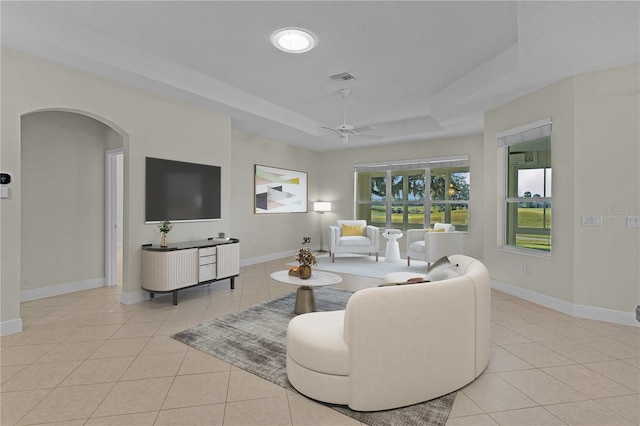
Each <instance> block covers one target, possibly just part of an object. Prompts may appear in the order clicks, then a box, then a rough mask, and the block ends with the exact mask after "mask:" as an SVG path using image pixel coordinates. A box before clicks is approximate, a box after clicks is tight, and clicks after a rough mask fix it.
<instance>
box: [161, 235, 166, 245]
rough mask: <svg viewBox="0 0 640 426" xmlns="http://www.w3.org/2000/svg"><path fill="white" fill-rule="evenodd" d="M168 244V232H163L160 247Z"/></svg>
mask: <svg viewBox="0 0 640 426" xmlns="http://www.w3.org/2000/svg"><path fill="white" fill-rule="evenodd" d="M166 246H167V234H164V233H163V234H162V238H160V247H166Z"/></svg>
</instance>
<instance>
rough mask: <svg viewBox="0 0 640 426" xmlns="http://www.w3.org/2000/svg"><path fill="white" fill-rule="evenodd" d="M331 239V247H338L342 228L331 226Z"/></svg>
mask: <svg viewBox="0 0 640 426" xmlns="http://www.w3.org/2000/svg"><path fill="white" fill-rule="evenodd" d="M329 239H330V245H329V247H335V246H337V245H338V241H339V240H340V228H339V227H337V226H329Z"/></svg>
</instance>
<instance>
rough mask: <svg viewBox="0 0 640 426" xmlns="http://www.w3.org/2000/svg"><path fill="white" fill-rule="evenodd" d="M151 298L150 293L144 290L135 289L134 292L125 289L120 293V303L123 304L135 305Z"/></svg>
mask: <svg viewBox="0 0 640 426" xmlns="http://www.w3.org/2000/svg"><path fill="white" fill-rule="evenodd" d="M149 298H150V297H149V293H148V292H146V291H142V290H139V291H134V292H133V293H125V292H124V291H123V292H121V293H120V303H122V304H123V305H133V304H134V303H138V302H144V301H145V300H149Z"/></svg>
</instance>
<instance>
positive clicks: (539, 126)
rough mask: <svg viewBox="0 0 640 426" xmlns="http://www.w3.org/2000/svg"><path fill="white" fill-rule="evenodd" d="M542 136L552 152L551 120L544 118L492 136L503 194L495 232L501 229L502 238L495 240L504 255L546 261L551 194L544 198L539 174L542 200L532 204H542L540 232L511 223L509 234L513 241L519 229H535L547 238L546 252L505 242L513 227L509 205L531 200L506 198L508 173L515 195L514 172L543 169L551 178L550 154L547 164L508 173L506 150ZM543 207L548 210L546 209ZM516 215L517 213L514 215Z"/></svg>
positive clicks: (526, 198)
mask: <svg viewBox="0 0 640 426" xmlns="http://www.w3.org/2000/svg"><path fill="white" fill-rule="evenodd" d="M542 137H548V138H549V153H551V152H552V148H551V147H552V145H551V143H552V121H551V119H550V118H547V119H543V120H540V121H537V122H534V123H530V124H527V125H524V126H520V127H518V128H515V129H510V130H506V131H504V132H500V133H498V134H497V135H496V139H497V140H498V152H499V154H500V155H501V156H502V157H503V161H502V163H503V167H502V173H503V175H502V181H503V193H502V196H501V198H502V215H499V216H498V227H499V228H498V229H500V230H501V234H502V238H500V239H499V247H498V249H499V250H502V251H507V252H512V253H518V254H523V255H528V256H533V257H542V258H550V257H551V255H552V253H553V243H552V241H553V238H552V229H553V227H552V223H553V213H552V211H553V193H551V195H550V196H546V195H547V194H546V183H547V182H546V175H543V180H544V186H545V191H544V193H543V195H545V196H543V197H536V198H535V201H536V202H541V203H543V205H544V206H543V228H542V230H543V232H538V231H537V229H538V228H522V227H519V226H518V224H517V223H516V224H515V227H514V230H513V233H514V238H515V235H516V234H517V233H518V230H519V229H524V230H536V231H532V232H533V233H534V234H535V233H540V234H545V235H548V236H549V250H543V249H537V248H528V247H521V246H517V245H514V244H515V241H514V244H510V243H509V235H510V229H509V227H510V226H513V224H511V223H510V222H509V218H510V212H509V209H510V208H513V207H512V206H511V205H512V204H514V203H530V202H532V198H531V197H519V196H517V197H513V196H510V194H509V189H510V183H511V180H510V179H511V178H512V174H513V176H514V177H515V179H516V180H515V182H513V185H514V186H515V188H516V194H517V187H518V186H517V185H518V171H519V170H523V169H542V170H544V171H545V173H546V170H550V171H551V174H552V176H553V164H552V162H553V155H551V161H549V163H548V165H544V166H542V167H541V166H540V165H538V164H534V165H528V166H527V165H524V166H522V167H514V169H513V173H511V170H510V169H509V167H510V162H509V154H510V147H513V146H517V145H518V144H524V143H528V142H533V141H535V140H537V139H540V138H542ZM552 182H553V178H551V183H552ZM547 205H548V206H549V207H547ZM518 208H519V207H518V206H517V205H516V209H518ZM546 209H551V213H550V219H549V223H548V224H545V222H546V217H547V212H546ZM516 216H517V213H516ZM544 230H548V231H547V232H545V231H544Z"/></svg>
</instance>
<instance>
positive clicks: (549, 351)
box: [0, 258, 640, 426]
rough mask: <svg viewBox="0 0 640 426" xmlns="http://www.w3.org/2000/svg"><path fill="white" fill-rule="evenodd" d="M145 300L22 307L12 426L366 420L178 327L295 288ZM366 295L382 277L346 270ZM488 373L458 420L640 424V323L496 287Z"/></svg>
mask: <svg viewBox="0 0 640 426" xmlns="http://www.w3.org/2000/svg"><path fill="white" fill-rule="evenodd" d="M289 260H290V259H289V258H287V259H281V260H278V261H271V262H266V263H262V264H257V265H252V266H248V267H245V268H242V270H241V274H240V277H239V278H237V279H236V290H235V291H233V292H231V291H230V290H229V286H228V281H223V282H221V283H217V284H213V285H210V286H204V287H198V288H194V289H191V290H187V291H182V292H180V293H179V304H178V306H175V307H174V306H172V305H171V297H170V296H165V297H160V298H157V299H156V300H155V301H153V302H152V301H146V302H142V303H138V304H135V305H129V306H127V305H122V304H120V302H119V300H120V288H119V287H105V288H99V289H94V290H88V291H82V292H77V293H73V294H68V295H62V296H57V297H51V298H47V299H41V300H36V301H31V302H25V303H23V304H22V305H21V316H22V319H23V325H24V327H23V328H24V331H23V332H22V333H19V334H15V335H10V336H5V337H2V340H1V353H0V357H1V363H0V365H1V373H2V385H1V393H0V409H1V422H0V423H1V424H2V425H4V426H9V425H14V424H17V425H32V424H64V425H186V424H201V425H252V424H253V425H308V424H316V425H353V424H355V425H357V424H359V422H356V421H354V420H353V419H351V418H348V417H345V416H343V415H341V414H338V413H337V412H335V411H334V410H331V409H329V408H326V407H324V406H322V405H320V404H317V403H315V402H313V401H310V400H308V399H306V398H304V397H302V396H300V395H297V394H295V393H292V392H287V391H285V390H284V389H282V388H280V387H278V386H276V385H274V384H272V383H270V382H268V381H265V380H263V379H260V378H258V377H257V376H254V375H252V374H249V373H246V372H244V371H243V370H240V369H237V368H234V367H232V366H230V365H229V364H227V363H225V362H223V361H220V360H218V359H216V358H214V357H212V356H209V355H207V354H204V353H202V352H200V351H197V350H195V349H192V348H190V347H188V346H186V345H183V344H182V343H179V342H177V341H175V340H173V339H171V338H170V337H169V336H170V335H171V334H173V333H175V332H177V331H181V330H184V329H187V328H189V327H192V326H194V325H196V324H199V323H201V322H204V321H207V320H210V319H213V318H217V317H220V316H223V315H226V314H229V313H232V312H236V311H238V310H240V309H242V308H245V307H247V306H250V305H253V304H256V303H259V302H262V301H264V300H268V299H270V298H273V297H275V296H278V295H280V294H283V293H285V292H290V291H293V288H292V287H290V286H288V285H285V284H282V283H278V282H276V281H273V280H271V279H270V278H269V274H270V273H271V272H273V271H276V270H279V269H286V266H285V263H286V262H288V261H289ZM343 279H344V281H343V282H342V283H341V284H340V285H339V286H338V287H341V288H346V289H350V290H359V289H362V288H366V287H371V286H375V285H377V284H379V283H380V282H381V281H380V280H375V279H370V278H364V277H359V276H354V275H343ZM492 344H493V345H492V348H491V360H490V363H489V366H488V368H487V370H486V371H485V372H484V373H483V374H482V375H481V376H480V377H479V378H478V379H477V380H476V381H474V382H473V383H471V384H469V385H468V386H466V387H465V388H463V389H462V390H461V391H460V392H458V396H457V398H456V401H455V404H454V406H453V409H452V412H451V415H450V417H449V421H448V422H447V425H452V426H453V425H496V424H499V425H564V424H567V425H639V424H640V420H639V419H640V408H639V407H640V360H639V352H640V328H635V327H628V326H621V325H616V324H610V323H604V322H598V321H591V320H585V319H579V318H574V317H571V316H568V315H564V314H561V313H558V312H555V311H553V310H550V309H547V308H544V307H541V306H539V305H536V304H533V303H530V302H527V301H525V300H522V299H518V298H516V297H513V296H510V295H507V294H504V293H501V292H498V291H492Z"/></svg>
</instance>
